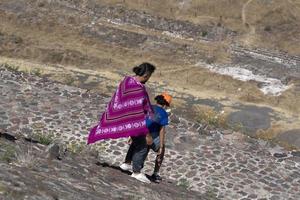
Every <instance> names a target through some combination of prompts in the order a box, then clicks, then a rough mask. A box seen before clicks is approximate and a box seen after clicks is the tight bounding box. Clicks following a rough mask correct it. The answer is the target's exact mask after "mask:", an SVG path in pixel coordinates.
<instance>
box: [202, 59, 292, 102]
mask: <svg viewBox="0 0 300 200" xmlns="http://www.w3.org/2000/svg"><path fill="white" fill-rule="evenodd" d="M196 66H204V67H205V68H207V69H209V70H210V71H213V72H216V73H218V74H222V75H228V76H231V77H233V78H235V79H237V80H241V81H250V80H254V81H257V82H261V83H262V86H261V87H260V90H261V91H262V92H263V93H264V94H266V95H273V96H280V95H281V94H282V92H284V91H286V90H287V89H289V88H290V86H289V85H284V84H283V83H282V82H281V81H280V80H279V79H275V78H268V77H266V76H263V75H255V74H253V73H252V71H250V70H248V69H244V68H241V67H217V66H213V65H208V64H204V63H201V62H199V63H197V64H196Z"/></svg>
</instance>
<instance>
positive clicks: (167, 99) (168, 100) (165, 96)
mask: <svg viewBox="0 0 300 200" xmlns="http://www.w3.org/2000/svg"><path fill="white" fill-rule="evenodd" d="M161 95H162V96H163V97H164V99H165V100H166V102H168V104H169V105H170V104H171V101H172V97H171V96H170V95H169V94H167V93H166V92H164V93H162V94H161Z"/></svg>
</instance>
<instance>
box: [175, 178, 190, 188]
mask: <svg viewBox="0 0 300 200" xmlns="http://www.w3.org/2000/svg"><path fill="white" fill-rule="evenodd" d="M177 185H178V186H180V187H183V188H184V189H188V188H189V187H190V182H189V181H188V180H187V179H186V178H181V179H179V182H178V183H177Z"/></svg>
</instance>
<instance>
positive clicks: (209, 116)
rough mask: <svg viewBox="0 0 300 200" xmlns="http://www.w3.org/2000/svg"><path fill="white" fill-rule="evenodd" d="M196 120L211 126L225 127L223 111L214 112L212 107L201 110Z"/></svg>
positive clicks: (225, 121)
mask: <svg viewBox="0 0 300 200" xmlns="http://www.w3.org/2000/svg"><path fill="white" fill-rule="evenodd" d="M197 121H198V122H200V123H204V124H208V125H210V126H213V127H222V128H227V120H226V115H225V114H224V112H223V111H222V112H216V111H214V110H212V109H209V110H205V111H204V110H201V111H200V113H199V117H198V120H197Z"/></svg>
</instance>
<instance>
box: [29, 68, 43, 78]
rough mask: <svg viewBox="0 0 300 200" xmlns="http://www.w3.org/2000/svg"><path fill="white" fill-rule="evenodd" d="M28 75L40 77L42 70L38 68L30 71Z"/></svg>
mask: <svg viewBox="0 0 300 200" xmlns="http://www.w3.org/2000/svg"><path fill="white" fill-rule="evenodd" d="M30 74H33V75H35V76H41V75H42V70H41V69H39V68H34V69H32V70H31V71H30Z"/></svg>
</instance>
